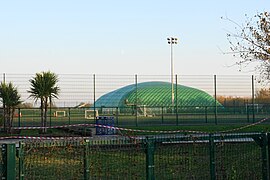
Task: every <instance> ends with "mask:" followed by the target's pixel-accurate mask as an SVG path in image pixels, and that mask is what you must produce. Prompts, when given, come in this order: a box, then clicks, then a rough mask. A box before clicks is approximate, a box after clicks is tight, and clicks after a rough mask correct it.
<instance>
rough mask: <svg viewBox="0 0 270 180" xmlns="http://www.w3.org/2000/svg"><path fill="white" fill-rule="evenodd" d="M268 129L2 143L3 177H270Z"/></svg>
mask: <svg viewBox="0 0 270 180" xmlns="http://www.w3.org/2000/svg"><path fill="white" fill-rule="evenodd" d="M269 139H270V137H269V134H267V133H242V134H209V135H207V134H206V135H203V134H175V135H163V136H150V137H145V136H139V137H134V138H125V137H111V138H107V139H102V138H98V139H87V140H83V141H78V140H77V141H76V140H65V141H64V140H62V141H53V142H51V141H50V142H49V141H44V142H41V141H38V142H37V141H35V142H30V141H25V142H24V143H20V144H18V145H16V144H3V145H2V153H1V155H2V156H1V165H2V166H1V174H0V175H1V178H2V179H9V180H12V179H213V180H214V179H268V178H269V163H270V162H269V152H270V143H269V142H270V141H269Z"/></svg>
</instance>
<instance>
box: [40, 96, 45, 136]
mask: <svg viewBox="0 0 270 180" xmlns="http://www.w3.org/2000/svg"><path fill="white" fill-rule="evenodd" d="M40 118H41V127H43V128H42V131H41V132H42V133H45V128H44V127H45V124H44V101H43V99H41V102H40Z"/></svg>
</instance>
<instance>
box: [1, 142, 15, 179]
mask: <svg viewBox="0 0 270 180" xmlns="http://www.w3.org/2000/svg"><path fill="white" fill-rule="evenodd" d="M2 157H3V162H4V166H3V178H4V179H8V180H15V179H16V146H15V144H3V145H2Z"/></svg>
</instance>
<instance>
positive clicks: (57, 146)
mask: <svg viewBox="0 0 270 180" xmlns="http://www.w3.org/2000/svg"><path fill="white" fill-rule="evenodd" d="M82 145H83V144H81V142H34V143H33V142H30V143H26V144H25V146H24V176H25V178H26V179H44V180H45V179H83V170H84V167H83V163H82V162H83V157H84V156H83V150H84V148H83V146H82Z"/></svg>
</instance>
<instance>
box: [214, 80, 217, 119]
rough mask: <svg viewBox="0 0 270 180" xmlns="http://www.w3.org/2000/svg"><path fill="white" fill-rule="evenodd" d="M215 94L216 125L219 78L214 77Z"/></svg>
mask: <svg viewBox="0 0 270 180" xmlns="http://www.w3.org/2000/svg"><path fill="white" fill-rule="evenodd" d="M214 93H215V95H214V96H215V124H217V76H216V75H214Z"/></svg>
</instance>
